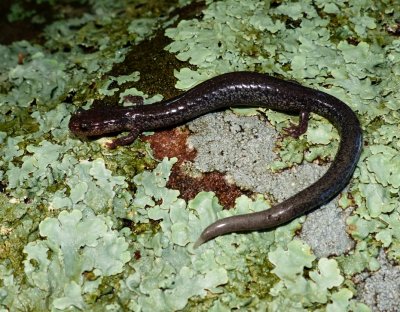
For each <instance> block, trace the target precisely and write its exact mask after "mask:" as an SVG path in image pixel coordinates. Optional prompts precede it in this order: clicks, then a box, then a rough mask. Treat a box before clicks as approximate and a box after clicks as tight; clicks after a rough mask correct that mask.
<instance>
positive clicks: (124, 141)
mask: <svg viewBox="0 0 400 312" xmlns="http://www.w3.org/2000/svg"><path fill="white" fill-rule="evenodd" d="M140 132H141V131H140V130H139V129H133V130H132V131H131V132H129V134H128V135H126V136H123V137H120V138H118V139H115V140H112V141H111V142H110V143H106V145H107V147H108V148H110V149H114V148H116V147H117V146H122V145H128V144H131V143H132V142H133V141H135V140H136V139H137V137H138V136H139V134H140Z"/></svg>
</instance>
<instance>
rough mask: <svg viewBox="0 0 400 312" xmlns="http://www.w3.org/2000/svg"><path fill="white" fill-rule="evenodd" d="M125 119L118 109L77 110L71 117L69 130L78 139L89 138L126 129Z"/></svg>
mask: <svg viewBox="0 0 400 312" xmlns="http://www.w3.org/2000/svg"><path fill="white" fill-rule="evenodd" d="M126 123H127V122H126V117H125V116H124V113H123V111H122V109H119V108H115V107H114V108H109V107H104V108H93V109H89V110H83V109H79V110H78V111H77V112H76V113H75V114H74V115H72V116H71V119H70V121H69V125H68V127H69V129H70V130H71V132H72V133H74V134H75V135H77V136H80V137H91V136H98V135H102V134H107V133H112V132H119V131H123V130H125V129H126Z"/></svg>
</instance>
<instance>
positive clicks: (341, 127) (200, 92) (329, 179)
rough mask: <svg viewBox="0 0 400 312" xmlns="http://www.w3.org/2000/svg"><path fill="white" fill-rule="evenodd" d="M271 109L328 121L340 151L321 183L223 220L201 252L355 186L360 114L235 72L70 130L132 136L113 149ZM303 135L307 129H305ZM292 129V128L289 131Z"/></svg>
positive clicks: (81, 116) (208, 232)
mask: <svg viewBox="0 0 400 312" xmlns="http://www.w3.org/2000/svg"><path fill="white" fill-rule="evenodd" d="M238 106H241V107H243V106H250V107H266V108H270V109H274V110H279V111H283V112H288V113H301V114H302V116H303V117H307V115H308V113H309V112H313V113H316V114H318V115H321V116H323V117H325V118H326V119H328V120H329V121H330V122H331V123H332V124H333V125H334V126H335V127H336V128H337V130H338V131H339V134H340V137H341V140H340V144H339V149H338V152H337V154H336V156H335V159H334V161H333V162H332V164H331V166H330V168H329V169H328V171H327V172H326V173H325V174H324V175H323V176H322V177H321V178H320V179H319V180H318V181H316V182H315V183H313V184H312V185H310V186H309V187H307V188H306V189H304V190H302V191H301V192H299V193H297V194H296V195H294V196H292V197H290V198H288V199H287V200H285V201H283V202H282V203H280V204H277V205H275V206H273V207H272V208H270V209H268V210H264V211H261V212H255V213H250V214H244V215H238V216H232V217H228V218H224V219H220V220H218V221H216V222H214V223H213V224H211V225H209V226H208V227H207V228H206V229H205V230H204V231H203V233H202V234H201V236H200V238H199V239H198V241H197V242H196V244H195V247H197V246H199V245H201V244H202V243H204V242H206V241H208V240H210V239H212V238H215V237H217V236H220V235H223V234H226V233H232V232H243V231H254V230H265V229H270V228H274V227H276V226H279V225H281V224H283V223H286V222H288V221H290V220H292V219H294V218H296V217H298V216H301V215H303V214H304V213H306V212H307V211H310V210H312V209H314V208H316V207H318V206H321V205H323V204H325V203H327V202H328V201H329V200H330V199H332V198H333V197H334V196H335V195H337V194H338V193H339V192H340V191H341V190H342V189H343V188H344V187H345V186H346V184H347V183H348V182H349V180H350V178H351V176H352V174H353V172H354V169H355V167H356V164H357V162H358V159H359V157H360V153H361V147H362V132H361V127H360V123H359V121H358V119H357V116H356V115H355V113H354V112H353V111H352V110H351V109H350V108H349V107H348V106H347V105H346V104H345V103H343V102H342V101H340V100H338V99H337V98H335V97H333V96H330V95H328V94H326V93H323V92H320V91H317V90H314V89H310V88H307V87H304V86H301V85H299V84H297V83H293V82H289V81H284V80H280V79H277V78H273V77H270V76H268V75H265V74H258V73H253V72H234V73H228V74H224V75H221V76H218V77H215V78H212V79H210V80H208V81H205V82H203V83H201V84H199V85H198V86H196V87H194V88H193V89H191V90H189V91H187V92H186V93H184V94H182V95H180V96H178V97H176V98H173V99H170V100H165V101H161V102H158V103H156V104H152V105H143V106H140V105H139V106H134V107H130V108H120V107H112V108H102V109H96V108H94V109H90V110H87V111H79V112H78V113H76V114H75V115H74V116H72V117H71V120H70V124H69V127H70V129H71V131H72V132H73V133H75V134H76V135H79V136H84V137H88V136H94V135H103V134H106V133H112V132H118V131H130V133H129V135H127V136H125V137H122V138H119V139H116V140H114V141H113V142H112V143H110V144H109V147H111V148H114V147H116V146H118V145H124V144H129V143H132V142H133V141H134V140H135V139H136V138H137V136H138V135H139V134H140V133H141V132H142V131H146V130H147V131H148V130H154V129H159V128H165V127H171V126H175V125H179V124H183V123H184V122H186V121H188V120H191V119H194V118H196V117H198V116H201V115H203V114H206V113H209V112H212V111H215V110H218V109H222V108H229V107H238ZM305 124H306V120H304V122H303V124H302V127H299V128H298V129H297V130H296V131H290V133H291V134H292V135H293V136H298V135H299V134H301V133H303V132H304V131H305V130H306V127H304V125H305ZM289 130H290V129H289Z"/></svg>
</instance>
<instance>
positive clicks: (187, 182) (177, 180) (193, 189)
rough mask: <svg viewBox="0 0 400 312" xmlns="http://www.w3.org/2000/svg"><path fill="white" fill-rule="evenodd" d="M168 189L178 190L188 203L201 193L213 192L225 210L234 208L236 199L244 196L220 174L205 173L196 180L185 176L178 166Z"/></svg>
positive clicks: (174, 169) (173, 171)
mask: <svg viewBox="0 0 400 312" xmlns="http://www.w3.org/2000/svg"><path fill="white" fill-rule="evenodd" d="M167 187H169V188H173V189H178V190H179V192H180V193H181V195H180V197H181V198H183V199H184V200H186V201H188V200H190V199H193V198H194V197H195V196H196V195H197V194H198V193H199V192H201V191H205V192H208V191H212V192H214V193H215V194H216V195H217V197H218V199H219V203H220V204H221V205H222V206H224V207H225V208H232V207H234V206H235V200H236V198H238V197H239V196H240V195H242V194H244V192H243V191H242V190H241V189H240V188H239V187H237V186H236V185H233V184H229V183H228V182H227V181H226V180H225V177H224V175H223V174H222V173H220V172H216V171H214V172H209V173H203V174H202V175H201V177H198V178H197V177H196V178H194V177H190V176H188V175H186V174H184V173H183V172H182V170H181V168H180V167H178V166H174V168H173V169H172V174H171V176H170V178H169V180H168V183H167Z"/></svg>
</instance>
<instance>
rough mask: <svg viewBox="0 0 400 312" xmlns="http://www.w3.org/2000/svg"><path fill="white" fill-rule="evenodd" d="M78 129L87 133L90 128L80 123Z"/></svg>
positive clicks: (84, 123)
mask: <svg viewBox="0 0 400 312" xmlns="http://www.w3.org/2000/svg"><path fill="white" fill-rule="evenodd" d="M79 129H80V130H81V131H84V132H87V131H89V130H90V126H89V124H88V123H86V122H83V123H81V124H80V125H79Z"/></svg>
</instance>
